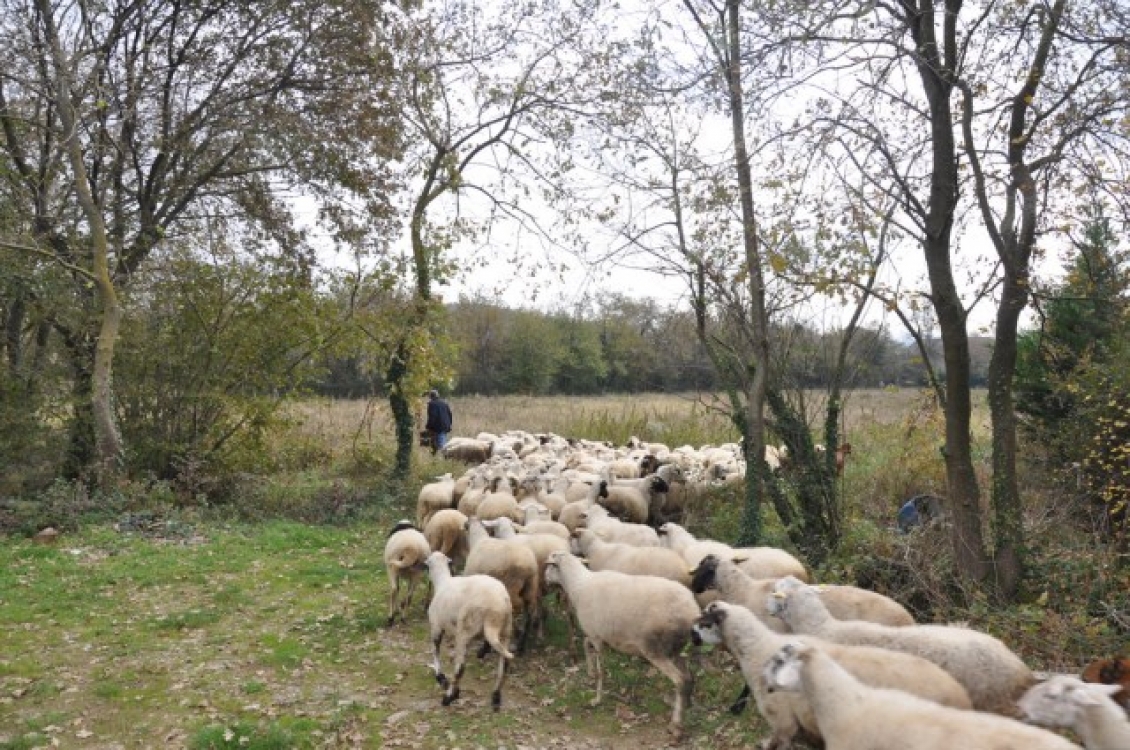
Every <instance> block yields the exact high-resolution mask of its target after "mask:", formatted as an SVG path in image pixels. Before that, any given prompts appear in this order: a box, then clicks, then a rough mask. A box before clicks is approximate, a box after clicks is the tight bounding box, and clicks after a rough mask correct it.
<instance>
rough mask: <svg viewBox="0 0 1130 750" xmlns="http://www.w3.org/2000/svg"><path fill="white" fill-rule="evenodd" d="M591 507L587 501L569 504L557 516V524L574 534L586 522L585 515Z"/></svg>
mask: <svg viewBox="0 0 1130 750" xmlns="http://www.w3.org/2000/svg"><path fill="white" fill-rule="evenodd" d="M589 507H590V506H589V503H588V501H587V500H577V501H575V502H571V503H567V504H566V505H565V507H563V508H562V509H561V512H560V513H558V514H557V522H558V523H559V524H561V525H562V526H564V527H565V528H567V529H569V531H570V532H572V531H573V530H574V529H576V528H577V526H578V525H579V524H580V523H581V522H582V521H583V520H584V514H585V512H586V511H587V510H588V509H589Z"/></svg>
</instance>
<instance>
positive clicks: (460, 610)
mask: <svg viewBox="0 0 1130 750" xmlns="http://www.w3.org/2000/svg"><path fill="white" fill-rule="evenodd" d="M449 564H450V561H449V560H448V558H447V556H446V555H444V554H443V553H442V552H433V553H432V554H431V555H430V556H429V557H428V559H427V566H428V572H429V573H430V575H431V581H432V586H433V588H434V589H435V596H433V597H432V603H431V605H429V606H428V623H429V625H430V626H431V641H432V670H433V671H434V672H435V677H436V682H438V683H439V684H440V685H441V686H442V687H443V688H444V695H443V705H445V706H449V705H451V702H452V701H454V700H455V699H456V698H458V697H459V681H460V680H461V679H462V678H463V667H464V666H465V664H466V661H467V648H468V647H469V646H470V644H471V642H472V641H473V640H475V639H476V638H478V637H480V636H481V637H482V638H483V640H484V641H485V642H486V643H487V644H489V645H490V647H491V648H492V649H494V652H495V653H496V654H498V675H497V677H496V678H495V683H494V690H492V691H491V695H490V704H491V707H492V708H493V709H494V710H495V711H497V710H498V709H499V707H500V706H501V705H502V683H503V682H504V681H505V679H506V663H507V662H508V661H509V660H510V659H513V658H514V655H513V654H511V653H510V649H509V648H508V644H509V641H510V635H511V631H512V630H513V627H514V615H513V607H512V606H511V604H510V595H509V594H507V593H506V587H505V586H503V585H502V583H501V582H500V581H498V580H497V579H495V578H492V577H491V576H487V575H465V576H458V577H456V576H453V575H451V569H450V567H449ZM447 633H453V634H454V636H455V647H454V654H453V655H454V669H455V672H454V677H453V679H452V680H451V681H450V683H449V682H448V679H447V677H446V675H444V673H443V668H442V667H441V666H440V660H439V652H440V646H441V645H442V644H443V638H444V636H445V635H446V634H447Z"/></svg>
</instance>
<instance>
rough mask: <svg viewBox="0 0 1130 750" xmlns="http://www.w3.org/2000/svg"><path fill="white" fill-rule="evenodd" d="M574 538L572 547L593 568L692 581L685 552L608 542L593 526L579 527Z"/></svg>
mask: <svg viewBox="0 0 1130 750" xmlns="http://www.w3.org/2000/svg"><path fill="white" fill-rule="evenodd" d="M573 540H574V545H573V546H574V549H573V551H574V552H577V553H579V554H580V555H581V556H582V557H584V558H585V559H586V560H588V564H589V569H590V570H596V571H599V570H616V571H619V572H621V573H628V574H631V575H650V576H658V577H660V578H666V579H668V580H670V581H675V582H676V583H679V584H682V585H683V586H686V585H688V584H689V583H690V574H689V573H688V572H687V564H686V563H685V562H683V557H682V555H680V554H679V553H678V552H675V551H673V550H669V549H663V548H662V547H636V546H635V545H631V544H618V543H616V542H606V541H604V540H603V539H601V538H600V537H599V536H597V535H596V533H595V532H594V531H592V529H577V530H576V531H574V532H573Z"/></svg>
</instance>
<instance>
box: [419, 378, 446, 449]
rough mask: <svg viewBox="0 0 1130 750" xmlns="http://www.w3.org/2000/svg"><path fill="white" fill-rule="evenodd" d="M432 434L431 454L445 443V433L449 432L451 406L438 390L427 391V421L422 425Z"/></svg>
mask: <svg viewBox="0 0 1130 750" xmlns="http://www.w3.org/2000/svg"><path fill="white" fill-rule="evenodd" d="M424 429H426V430H427V431H428V432H429V433H431V435H432V455H433V456H434V455H435V454H436V451H440V450H443V446H445V445H447V434H448V433H449V432H451V407H450V406H448V405H447V402H446V401H444V400H443V399H442V398H440V397H439V391H436V390H431V391H428V423H427V424H426V425H424Z"/></svg>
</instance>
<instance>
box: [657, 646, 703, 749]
mask: <svg viewBox="0 0 1130 750" xmlns="http://www.w3.org/2000/svg"><path fill="white" fill-rule="evenodd" d="M648 661H650V662H651V663H652V664H653V665H654V666H655V668H656V669H658V670H659V671H660V672H662V673H663V674H665V675H667V677H668V679H670V680H671V682H673V683H675V708H674V710H673V711H672V713H671V732H672V733H673V734H674V735H675V736H676V737H678V736H681V735H682V733H683V711H684V710H685V709H686V707H687V705H689V704H690V702H691V689H692V688H693V684H692V681H691V675H690V673H689V672H688V671H687V668H686V666H684V665H683V664H681V663H680V662H679V661H676V660H675V659H672V658H671V657H667V656H658V657H653V658H649V659H648Z"/></svg>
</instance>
